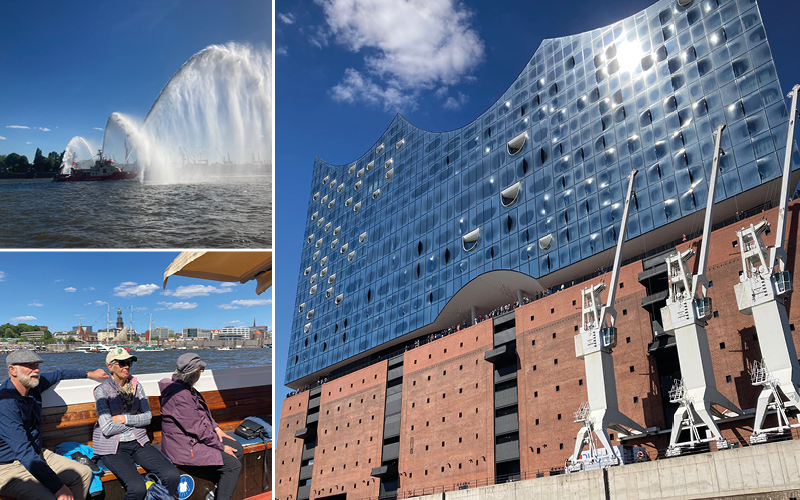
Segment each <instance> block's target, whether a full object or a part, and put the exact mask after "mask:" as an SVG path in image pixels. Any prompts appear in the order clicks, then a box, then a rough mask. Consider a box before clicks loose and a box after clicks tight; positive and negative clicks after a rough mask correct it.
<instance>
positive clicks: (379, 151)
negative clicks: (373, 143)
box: [375, 143, 383, 154]
mask: <svg viewBox="0 0 800 500" xmlns="http://www.w3.org/2000/svg"><path fill="white" fill-rule="evenodd" d="M381 151H383V143H381V145H380V146H378V147H377V148H375V154H381Z"/></svg>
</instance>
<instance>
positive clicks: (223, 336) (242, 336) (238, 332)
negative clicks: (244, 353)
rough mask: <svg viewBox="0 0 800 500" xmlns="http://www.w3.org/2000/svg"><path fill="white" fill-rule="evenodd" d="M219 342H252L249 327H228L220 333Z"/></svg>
mask: <svg viewBox="0 0 800 500" xmlns="http://www.w3.org/2000/svg"><path fill="white" fill-rule="evenodd" d="M218 339H219V340H250V327H249V326H226V327H224V328H222V329H221V330H220V331H219V335H218Z"/></svg>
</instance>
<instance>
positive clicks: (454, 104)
mask: <svg viewBox="0 0 800 500" xmlns="http://www.w3.org/2000/svg"><path fill="white" fill-rule="evenodd" d="M467 101H469V96H468V95H466V94H463V93H461V92H459V93H458V99H456V98H454V97H452V96H450V97H448V98H447V100H446V101H445V102H444V104H442V107H443V108H444V109H459V108H461V106H463V105H464V104H466V103H467Z"/></svg>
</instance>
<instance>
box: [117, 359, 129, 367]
mask: <svg viewBox="0 0 800 500" xmlns="http://www.w3.org/2000/svg"><path fill="white" fill-rule="evenodd" d="M115 363H117V364H118V365H119V366H131V365H132V364H133V360H131V359H123V360H118V361H115Z"/></svg>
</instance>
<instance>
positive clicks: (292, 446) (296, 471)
mask: <svg viewBox="0 0 800 500" xmlns="http://www.w3.org/2000/svg"><path fill="white" fill-rule="evenodd" d="M307 412H308V391H305V392H301V393H300V394H296V395H294V396H291V397H288V398H286V399H284V400H283V408H282V409H281V426H280V429H279V430H278V438H277V440H276V446H275V500H292V499H295V498H297V480H298V477H299V476H300V461H301V456H302V454H303V440H302V439H298V438H296V437H294V433H295V432H297V431H298V430H300V429H302V428H304V427H305V426H306V415H307Z"/></svg>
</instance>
